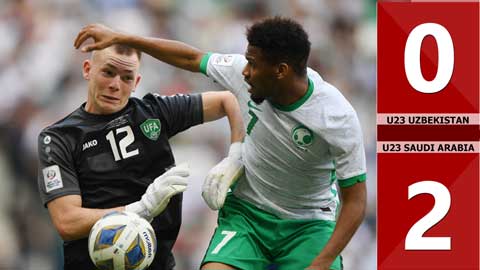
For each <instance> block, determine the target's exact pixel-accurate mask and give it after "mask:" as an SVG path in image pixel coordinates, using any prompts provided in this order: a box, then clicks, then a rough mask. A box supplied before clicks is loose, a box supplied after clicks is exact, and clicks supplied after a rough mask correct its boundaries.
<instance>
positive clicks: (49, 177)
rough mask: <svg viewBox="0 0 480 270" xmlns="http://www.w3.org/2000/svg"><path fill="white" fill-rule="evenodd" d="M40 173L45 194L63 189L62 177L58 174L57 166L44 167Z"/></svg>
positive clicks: (58, 168)
mask: <svg viewBox="0 0 480 270" xmlns="http://www.w3.org/2000/svg"><path fill="white" fill-rule="evenodd" d="M42 172H43V181H44V182H45V190H46V191H47V193H48V192H50V191H52V190H55V189H59V188H62V187H63V181H62V175H61V174H60V167H58V165H52V166H49V167H46V168H45V169H43V170H42Z"/></svg>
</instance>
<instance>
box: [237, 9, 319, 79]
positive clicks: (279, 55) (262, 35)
mask: <svg viewBox="0 0 480 270" xmlns="http://www.w3.org/2000/svg"><path fill="white" fill-rule="evenodd" d="M247 40H248V43H249V45H251V46H255V47H258V48H260V49H261V50H262V54H263V56H264V57H265V58H266V60H267V62H269V63H271V64H278V63H281V62H285V63H287V64H289V65H290V66H292V68H293V70H294V71H295V73H296V74H298V75H301V76H303V75H305V74H306V72H307V60H308V55H309V54H310V41H309V40H308V34H307V33H306V32H305V30H304V29H303V27H302V26H301V25H300V24H299V23H297V22H295V21H294V20H292V19H289V18H283V17H280V16H275V17H271V18H267V19H264V20H262V21H260V22H257V23H255V24H253V25H252V26H250V27H248V28H247Z"/></svg>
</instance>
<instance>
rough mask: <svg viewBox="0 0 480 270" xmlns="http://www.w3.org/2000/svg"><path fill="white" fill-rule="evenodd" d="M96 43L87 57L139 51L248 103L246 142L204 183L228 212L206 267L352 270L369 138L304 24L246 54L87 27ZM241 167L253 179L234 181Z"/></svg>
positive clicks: (284, 28)
mask: <svg viewBox="0 0 480 270" xmlns="http://www.w3.org/2000/svg"><path fill="white" fill-rule="evenodd" d="M89 37H92V38H93V39H94V41H95V42H94V43H93V44H92V45H87V46H85V47H83V50H84V51H90V50H95V49H101V48H102V47H103V46H108V45H110V44H113V43H122V44H126V45H129V46H132V47H134V48H137V49H139V50H142V51H144V52H146V53H147V54H150V55H152V56H153V57H155V58H157V59H159V60H161V61H164V62H166V63H169V64H172V65H174V66H177V67H180V68H183V69H187V70H190V71H194V72H202V73H204V74H205V75H207V76H208V77H210V78H212V79H213V80H215V81H216V82H217V83H219V84H221V85H222V86H223V87H225V88H227V89H230V90H231V91H232V93H233V94H235V96H236V97H237V99H238V101H239V103H240V107H241V110H242V116H243V120H244V122H245V129H246V132H247V136H246V137H245V140H244V142H243V144H237V145H232V147H231V148H230V152H229V157H227V158H226V159H224V160H223V161H222V162H220V163H219V164H218V165H217V166H216V167H214V168H213V169H212V170H211V171H210V173H209V175H208V176H207V178H206V181H205V184H204V190H203V197H204V199H205V201H206V202H207V204H208V205H209V206H210V208H212V209H214V210H216V209H220V211H219V217H218V227H217V229H216V230H215V233H214V235H213V237H212V240H211V242H210V246H209V248H208V250H207V252H206V254H205V257H204V259H203V262H202V269H285V270H289V269H321V270H327V269H335V270H337V269H342V268H343V266H342V262H341V256H340V252H341V251H342V250H343V248H344V247H345V246H346V245H347V243H348V242H349V241H350V239H351V237H352V236H353V234H354V233H355V231H356V230H357V228H358V226H359V225H360V223H361V221H362V220H363V217H364V213H365V204H366V186H365V180H366V164H365V153H364V152H365V151H364V147H363V141H362V132H361V128H360V124H359V121H358V118H357V115H356V112H355V110H354V109H353V108H352V106H351V105H350V103H349V102H348V101H347V100H346V99H345V98H344V97H343V95H342V94H341V93H340V92H339V91H338V90H337V89H336V88H335V87H334V86H332V85H330V84H329V83H327V82H326V81H324V80H323V79H322V77H321V76H320V75H319V74H318V73H317V72H315V71H314V70H312V69H310V68H308V67H307V65H306V64H307V59H308V55H309V52H310V42H309V40H308V35H307V33H306V32H305V31H304V30H303V28H302V26H301V25H299V24H298V23H296V22H295V21H293V20H291V19H287V18H282V17H274V18H267V19H265V20H263V21H260V22H257V23H255V24H253V25H252V26H251V27H249V28H248V30H247V39H248V43H249V45H248V48H247V51H246V54H245V56H243V55H236V54H216V53H213V54H212V53H203V52H201V51H199V50H198V49H196V48H193V47H191V46H189V45H187V44H184V43H182V42H178V41H172V40H165V39H156V38H144V37H138V36H134V35H128V34H125V33H119V32H116V31H113V30H111V29H109V28H107V27H105V26H102V25H98V24H95V25H89V26H86V27H84V28H83V29H82V31H81V32H80V33H79V35H78V36H77V39H76V41H75V46H76V47H77V48H78V47H80V45H81V44H82V43H83V41H85V40H86V39H88V38H89ZM242 164H243V165H244V170H245V173H244V174H242V175H241V176H240V177H234V176H236V175H238V173H239V171H240V169H242V167H243V166H242ZM235 178H239V179H238V180H237V181H236V182H235V183H234V184H233V185H232V182H233V181H235V180H236V179H235ZM336 183H338V186H339V187H340V192H337V188H336ZM229 187H231V189H232V190H233V192H229V193H228V194H227V190H228V188H229ZM225 197H226V198H225ZM340 199H341V200H340ZM340 201H341V203H340ZM340 209H341V210H340Z"/></svg>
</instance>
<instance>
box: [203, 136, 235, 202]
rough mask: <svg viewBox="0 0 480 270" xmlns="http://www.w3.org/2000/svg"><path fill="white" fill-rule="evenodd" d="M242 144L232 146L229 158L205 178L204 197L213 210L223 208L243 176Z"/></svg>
mask: <svg viewBox="0 0 480 270" xmlns="http://www.w3.org/2000/svg"><path fill="white" fill-rule="evenodd" d="M243 172H244V167H243V162H242V143H241V142H236V143H233V144H232V145H231V146H230V150H229V152H228V156H227V157H226V158H224V159H223V160H222V161H221V162H220V163H218V164H217V165H216V166H215V167H213V168H212V169H211V170H210V171H209V172H208V175H207V177H206V178H205V182H204V183H203V187H202V197H203V199H204V200H205V202H206V203H207V205H208V207H210V209H212V210H218V209H220V208H221V207H222V206H223V203H224V202H225V197H226V196H227V192H228V189H229V188H230V186H231V185H232V184H233V183H234V182H235V181H236V180H237V179H238V178H239V177H240V176H241V175H242V174H243Z"/></svg>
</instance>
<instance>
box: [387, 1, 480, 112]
mask: <svg viewBox="0 0 480 270" xmlns="http://www.w3.org/2000/svg"><path fill="white" fill-rule="evenodd" d="M377 27H378V69H377V70H378V113H453V114H455V113H478V112H479V3H478V2H471V1H470V2H460V1H452V2H445V1H438V2H406V1H403V2H392V1H389V2H386V1H385V2H379V3H378V25H377Z"/></svg>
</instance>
